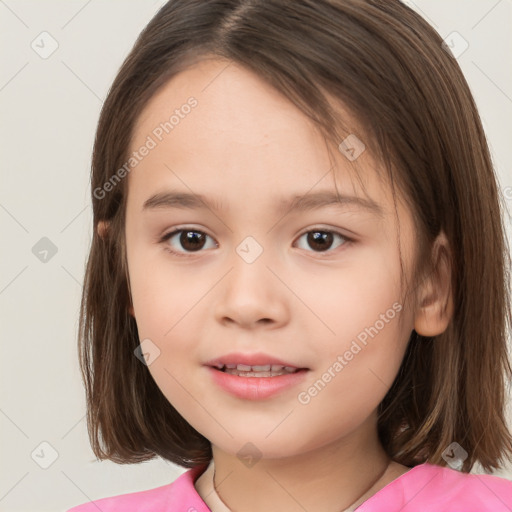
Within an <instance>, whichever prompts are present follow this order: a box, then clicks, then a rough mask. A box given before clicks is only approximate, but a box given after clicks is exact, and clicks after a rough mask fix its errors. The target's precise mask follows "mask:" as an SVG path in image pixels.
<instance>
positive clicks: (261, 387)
mask: <svg viewBox="0 0 512 512" xmlns="http://www.w3.org/2000/svg"><path fill="white" fill-rule="evenodd" d="M208 369H209V371H210V372H211V375H212V378H213V380H214V381H215V383H216V384H218V385H219V386H220V387H221V388H222V389H224V390H225V391H227V392H228V393H231V394H232V395H235V396H237V397H239V398H244V399H246V400H263V399H264V398H269V397H271V396H272V395H276V394H277V393H279V392H281V391H284V390H286V389H288V388H291V387H293V386H296V385H297V384H299V383H300V382H302V381H303V380H304V377H305V375H306V373H307V372H308V371H309V370H305V369H304V370H299V371H298V372H295V373H289V374H285V375H278V376H277V377H239V376H238V375H232V374H230V373H226V372H221V371H220V370H216V369H215V368H212V367H211V366H210V367H208Z"/></svg>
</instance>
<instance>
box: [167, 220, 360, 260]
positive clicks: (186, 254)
mask: <svg viewBox="0 0 512 512" xmlns="http://www.w3.org/2000/svg"><path fill="white" fill-rule="evenodd" d="M183 232H193V233H201V234H202V235H206V236H207V237H209V238H211V239H212V240H213V237H210V235H208V234H207V233H205V232H204V231H201V230H199V229H194V228H187V227H183V228H180V229H175V230H173V231H171V232H169V233H166V234H165V235H163V236H162V237H161V238H160V240H159V243H162V244H165V242H167V241H168V240H170V239H171V238H172V237H173V236H174V235H177V234H178V233H183ZM308 233H328V234H332V235H338V236H339V237H340V238H342V239H343V240H344V242H343V243H341V244H340V245H339V246H338V247H337V248H339V247H343V246H345V245H347V244H348V243H351V242H353V241H354V240H353V239H352V238H348V237H347V236H345V235H343V234H342V233H339V232H338V231H334V230H332V229H323V228H316V229H309V230H308V231H305V232H304V233H302V234H301V235H299V237H298V239H300V238H302V237H303V236H304V235H307V234H308ZM337 248H335V249H334V250H336V249H337ZM164 249H165V250H166V251H167V252H169V253H171V254H173V255H175V256H180V257H186V258H187V257H190V256H193V255H195V254H199V253H200V252H202V250H201V249H200V250H198V251H192V252H179V251H174V250H172V249H171V248H170V247H169V245H168V244H165V247H164ZM334 250H330V249H328V250H326V251H308V252H313V253H316V254H319V255H323V254H328V253H330V252H333V251H334Z"/></svg>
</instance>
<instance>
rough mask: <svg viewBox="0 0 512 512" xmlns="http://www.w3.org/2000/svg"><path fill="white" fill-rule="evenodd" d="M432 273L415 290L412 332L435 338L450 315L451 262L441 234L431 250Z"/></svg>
mask: <svg viewBox="0 0 512 512" xmlns="http://www.w3.org/2000/svg"><path fill="white" fill-rule="evenodd" d="M432 257H433V270H432V272H431V274H430V275H428V276H427V278H426V279H425V281H424V282H423V283H422V285H421V286H420V287H419V288H418V302H417V304H418V306H417V309H416V314H415V318H414V330H415V331H416V332H417V333H418V334H420V335H421V336H437V335H438V334H441V333H443V332H444V331H445V330H446V328H447V327H448V325H449V323H450V321H451V319H452V315H453V291H452V285H451V279H452V259H451V251H450V246H449V242H448V240H447V238H446V235H445V234H444V233H443V232H441V233H440V234H439V236H438V237H437V239H436V240H435V242H434V245H433V249H432Z"/></svg>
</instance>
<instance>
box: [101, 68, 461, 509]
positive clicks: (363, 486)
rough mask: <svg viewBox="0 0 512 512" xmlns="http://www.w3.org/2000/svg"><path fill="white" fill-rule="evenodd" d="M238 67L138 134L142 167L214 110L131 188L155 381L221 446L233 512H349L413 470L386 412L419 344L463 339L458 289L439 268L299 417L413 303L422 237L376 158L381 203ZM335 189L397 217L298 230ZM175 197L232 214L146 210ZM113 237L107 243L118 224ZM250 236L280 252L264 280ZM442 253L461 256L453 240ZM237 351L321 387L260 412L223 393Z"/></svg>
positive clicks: (169, 102)
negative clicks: (178, 114) (411, 344)
mask: <svg viewBox="0 0 512 512" xmlns="http://www.w3.org/2000/svg"><path fill="white" fill-rule="evenodd" d="M226 64H227V62H226V61H222V60H216V59H211V60H206V61H203V62H201V63H200V64H196V65H194V66H193V67H191V68H189V69H188V70H186V71H184V72H182V73H180V74H179V75H178V76H176V77H174V78H173V79H172V80H171V81H170V82H168V83H167V84H166V85H165V87H164V88H163V89H161V90H160V91H159V92H158V93H157V94H156V95H155V96H154V97H153V98H152V99H151V101H150V102H149V103H148V104H147V106H146V108H145V110H144V111H143V113H142V114H141V116H140V117H139V119H138V123H137V125H136V128H135V131H134V137H133V139H132V144H131V148H130V150H131V151H133V150H136V149H137V148H139V147H140V146H141V145H142V144H144V142H145V140H146V138H147V136H148V135H150V134H151V133H152V131H153V130H154V128H155V127H156V126H158V125H159V124H160V123H161V122H162V121H164V120H165V119H167V118H168V117H169V115H170V114H169V113H172V111H173V110H174V109H175V108H179V106H180V105H182V104H184V103H186V101H187V99H188V98H189V97H190V96H194V97H195V98H196V99H197V101H198V105H197V107H196V108H194V109H193V110H192V111H191V113H190V114H189V115H188V116H186V117H185V118H184V119H181V120H180V123H179V125H177V126H176V127H175V128H174V130H173V131H172V133H170V134H169V135H167V136H165V137H164V138H163V140H162V141H161V142H159V143H158V145H157V146H156V147H155V148H154V149H152V150H151V152H150V153H149V155H147V156H146V157H145V158H144V159H143V160H142V161H141V162H140V163H139V164H138V165H137V167H136V168H135V169H134V170H132V171H131V173H130V174H129V176H128V178H127V179H128V200H127V210H126V226H125V235H126V250H127V262H128V270H129V282H130V288H131V294H132V300H133V307H132V309H131V312H132V314H133V315H134V316H135V318H136V321H137V327H138V331H139V337H140V339H141V340H144V339H146V338H149V339H150V340H151V341H152V343H154V345H155V346H157V347H158V349H159V350H160V354H159V356H158V357H157V358H156V359H155V360H154V362H152V363H151V364H150V365H149V366H148V369H149V371H150V372H151V375H152V376H153V378H154V379H155V381H156V383H157V384H158V386H159V387H160V389H161V390H162V392H163V393H164V395H165V396H166V397H167V399H168V400H169V402H171V403H172V404H173V406H174V407H175V408H176V409H177V410H178V411H179V413H180V414H181V415H182V416H183V417H184V418H185V419H186V420H187V421H188V422H189V423H190V424H191V425H192V426H193V427H194V428H195V429H196V430H197V431H199V432H200V433H201V434H203V435H204V436H205V437H206V438H208V439H209V440H210V441H211V443H212V450H213V457H214V463H215V468H216V473H215V484H216V487H217V491H218V493H219V495H220V497H221V499H222V500H223V501H224V503H226V504H227V506H228V507H229V508H230V509H231V510H235V511H240V510H243V511H246V512H259V511H269V510H286V511H289V512H295V511H303V510H304V509H306V510H321V511H332V512H337V511H339V510H342V509H344V508H345V507H347V506H349V505H350V504H352V503H354V502H356V501H357V500H359V502H362V501H364V499H366V498H368V497H369V496H371V495H372V494H374V493H375V492H377V491H378V490H379V489H381V488H382V487H383V486H384V485H386V484H387V483H389V482H390V481H392V480H393V479H395V478H397V477H398V476H400V475H401V474H403V473H404V472H405V471H407V469H408V468H406V467H405V466H401V465H400V464H397V463H395V462H392V461H390V459H389V458H388V456H387V455H386V454H385V452H384V450H383V448H382V446H381V445H380V442H379V440H378V437H377V427H376V426H377V415H376V410H377V407H378V405H379V403H380V402H381V400H382V399H383V397H384V396H385V394H386V392H387V391H388V389H389V387H390V386H391V384H392V382H393V380H394V378H395V376H396V374H397V372H398V369H399V367H400V364H401V361H402V358H403V355H404V352H405V349H406V346H407V341H408V339H409V336H410V333H411V331H412V329H413V328H415V329H416V331H417V332H418V333H420V334H424V335H428V336H433V335H436V334H439V333H441V332H443V331H444V330H445V329H446V327H447V325H448V322H449V319H450V316H451V311H452V310H451V292H450V290H449V289H447V288H446V285H443V284H442V283H449V282H450V280H449V268H448V266H447V265H446V264H444V263H443V261H442V260H441V259H440V260H439V265H438V268H439V272H438V274H435V275H436V276H438V280H437V281H435V280H434V277H433V275H431V276H430V277H429V279H428V280H426V281H425V282H424V284H423V285H421V286H420V287H418V288H416V289H415V290H413V294H412V295H411V296H412V297H414V298H415V299H416V302H417V305H416V307H415V308H411V307H406V305H405V304H404V305H403V309H402V311H401V312H400V313H398V314H397V315H396V316H395V317H394V319H392V320H389V322H388V323H386V324H385V327H384V328H382V329H381V330H380V331H379V333H378V335H377V336H375V337H374V338H373V339H370V340H369V342H368V344H367V345H366V346H365V347H364V348H363V349H362V350H361V351H360V352H358V353H357V355H356V356H354V358H353V359H352V360H351V361H349V362H348V364H347V365H346V366H345V367H344V368H343V370H342V371H341V372H339V373H337V374H336V377H335V378H333V379H332V380H331V381H330V382H329V383H328V384H327V385H326V386H325V388H324V389H323V390H322V391H321V392H320V393H318V394H317V395H316V396H315V397H313V398H312V399H311V400H310V402H309V403H307V404H302V403H300V402H299V401H298V399H297V395H298V393H299V392H300V391H304V390H307V389H308V387H309V386H311V385H312V384H313V383H314V382H315V381H317V380H318V379H320V378H321V377H322V374H323V373H324V372H325V371H326V369H327V368H329V367H330V366H332V365H333V363H334V362H335V361H336V359H337V356H338V355H339V354H343V353H345V351H346V350H348V349H349V348H350V344H351V342H352V340H354V339H355V338H356V336H357V335H358V334H359V333H361V332H362V331H363V330H364V329H365V328H366V327H369V326H372V325H374V324H375V322H376V321H377V320H378V319H379V318H381V317H380V315H381V314H384V313H386V311H387V310H389V309H390V308H392V305H393V304H394V303H397V302H400V297H401V295H400V273H399V272H400V254H399V247H400V248H401V255H402V260H403V263H404V266H405V269H406V272H407V273H408V276H409V277H411V269H412V268H413V266H412V265H413V262H414V261H415V260H414V258H415V257H416V256H417V255H416V246H417V240H416V238H415V232H416V230H415V226H414V224H413V220H412V215H411V212H410V211H409V210H408V209H407V208H406V207H405V206H404V204H403V202H402V201H399V202H398V203H397V212H395V205H394V203H393V198H392V196H391V189H390V188H389V186H388V185H387V184H386V183H383V181H382V178H379V176H378V175H377V172H378V170H379V163H378V162H375V161H374V160H373V159H372V157H371V154H370V151H365V152H363V153H362V154H361V155H360V156H359V158H358V159H357V164H358V172H359V173H360V175H361V176H362V178H363V183H364V190H363V189H361V188H360V185H359V182H358V181H357V180H355V179H354V178H353V176H352V175H351V173H352V172H353V171H354V167H353V164H352V163H351V162H350V161H349V160H348V159H347V158H346V157H345V156H344V155H343V154H342V153H340V152H338V151H336V148H335V153H337V154H336V172H335V175H334V176H333V174H332V173H328V172H327V171H328V170H329V169H330V168H331V162H330V160H329V156H328V153H327V150H326V143H325V140H324V139H323V138H322V136H321V135H320V134H319V132H318V131H317V130H316V128H315V126H314V125H313V124H312V123H311V121H310V120H309V119H308V118H307V117H306V116H305V115H304V114H302V113H301V112H300V111H299V110H298V109H297V108H296V107H295V106H293V105H292V104H291V103H290V102H289V101H288V100H287V99H286V98H285V97H283V96H282V95H280V94H279V93H278V92H276V91H275V90H274V89H272V88H271V87H270V86H269V85H267V84H266V83H265V82H263V81H261V80H260V79H259V78H258V77H257V76H255V75H253V74H252V73H250V72H249V71H247V70H245V69H244V68H241V67H239V66H238V65H236V64H234V63H230V65H229V66H228V67H226ZM344 120H345V122H346V123H347V125H348V126H354V127H355V126H356V124H355V122H354V120H351V119H349V118H348V117H345V118H344ZM351 176H352V177H351ZM334 178H335V179H336V181H335V180H334ZM336 188H337V190H338V191H339V192H340V193H342V194H346V195H355V196H358V197H370V198H371V199H372V200H373V201H375V202H376V203H378V204H379V205H380V206H381V208H382V210H383V215H382V217H379V216H376V215H374V214H372V213H371V212H369V211H366V210H364V209H362V208H359V207H357V206H354V205H348V206H347V205H345V206H344V207H340V206H338V207H333V206H328V207H323V208H321V209H318V210H313V211H304V212H289V213H288V214H287V215H284V213H282V212H278V211H277V209H276V203H277V201H278V200H279V199H281V198H286V197H288V196H290V195H292V194H295V193H296V194H299V195H305V194H307V193H308V191H310V190H311V191H312V192H313V191H315V192H316V191H318V190H332V191H335V190H336ZM167 189H173V190H180V191H184V192H191V191H192V192H193V193H195V194H204V195H206V196H208V197H211V198H214V199H215V201H216V204H217V205H218V203H219V202H222V204H223V205H224V209H222V210H221V209H218V210H216V209H214V210H209V209H206V208H205V209H202V210H201V209H193V210H189V209H183V208H181V209H180V208H158V209H154V210H152V211H143V210H142V205H143V203H144V201H146V199H148V198H149V197H150V196H151V195H153V194H155V193H157V192H162V191H164V190H167ZM397 213H398V218H397ZM398 221H399V222H400V239H399V238H398ZM178 227H179V228H183V229H185V230H199V231H202V232H203V233H206V235H208V237H207V238H206V240H205V243H204V246H203V248H202V249H200V250H199V251H196V252H192V251H191V250H190V246H186V247H183V245H181V244H180V239H179V235H178V236H175V237H174V238H173V239H172V240H167V241H164V242H161V241H160V239H161V237H162V236H163V235H164V234H166V233H169V232H171V231H172V230H173V228H178ZM320 228H322V229H323V230H326V229H327V230H329V229H330V230H332V231H337V232H339V233H340V234H341V235H342V236H343V235H345V236H347V237H349V238H350V237H352V240H353V241H352V242H348V241H346V240H345V239H344V238H342V237H338V236H337V235H335V237H334V239H333V241H332V243H331V245H330V246H329V245H327V250H326V251H321V250H319V249H318V246H315V245H314V244H311V243H310V244H308V238H307V233H308V232H311V231H313V232H314V231H315V229H316V230H321V229H320ZM98 230H99V231H100V232H101V233H105V232H106V225H104V224H99V225H98ZM247 236H252V237H253V238H254V239H256V240H257V242H258V244H259V245H260V246H261V247H262V249H263V252H262V254H261V255H260V256H259V257H258V258H257V259H256V261H254V262H253V263H251V264H249V263H247V262H246V261H244V259H242V258H241V257H240V256H239V255H238V254H237V252H236V248H237V246H238V245H239V244H240V243H241V242H242V240H244V239H245V237H247ZM438 246H439V247H445V248H446V239H445V238H444V236H440V237H439V239H438ZM192 247H193V246H192ZM166 248H171V249H174V250H175V251H177V252H181V253H182V254H184V256H177V255H173V254H172V253H170V252H169V251H168V250H166ZM187 248H189V252H188V254H187V252H186V250H187ZM445 305H448V307H447V308H444V307H443V306H445ZM399 317H400V318H401V323H400V322H399V321H398V319H399ZM234 351H240V352H247V353H252V352H260V351H261V352H266V353H269V354H272V355H274V356H276V357H278V358H280V359H284V360H285V361H289V362H292V363H293V364H294V365H295V366H301V367H307V368H309V372H308V374H307V377H306V379H305V381H304V383H303V384H301V385H300V386H298V387H296V388H292V389H289V390H286V391H284V392H282V393H279V394H277V395H274V396H272V397H270V398H267V399H265V400H260V401H253V400H243V399H240V398H237V397H234V396H231V395H230V394H228V393H226V392H224V391H223V390H222V389H220V388H218V387H217V386H216V385H215V384H214V383H213V382H212V380H211V376H210V370H208V369H207V368H206V367H205V366H203V365H204V363H205V362H206V361H208V360H210V359H212V358H215V357H219V356H221V355H223V354H227V353H229V352H234ZM247 442H251V443H252V444H253V445H255V446H256V447H257V449H258V450H259V452H260V453H261V459H260V460H258V461H257V462H256V464H255V465H253V466H252V467H247V466H246V465H245V464H244V463H242V462H241V460H240V459H239V458H238V457H237V452H238V451H239V450H240V449H241V448H242V447H244V445H245V444H246V443H247Z"/></svg>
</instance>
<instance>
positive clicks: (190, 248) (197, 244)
mask: <svg viewBox="0 0 512 512" xmlns="http://www.w3.org/2000/svg"><path fill="white" fill-rule="evenodd" d="M209 238H210V237H209V236H208V235H207V234H206V233H203V232H202V231H198V230H196V229H177V230H176V231H173V232H172V233H169V234H167V235H165V236H164V237H163V239H162V242H167V241H168V242H169V243H168V244H166V245H169V246H171V247H169V248H168V250H169V251H171V252H173V253H176V254H180V255H185V254H187V253H190V252H199V251H201V249H204V248H205V245H207V241H208V239H209ZM177 245H178V246H181V247H178V248H177V247H176V246H177ZM213 247H215V243H213Z"/></svg>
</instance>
